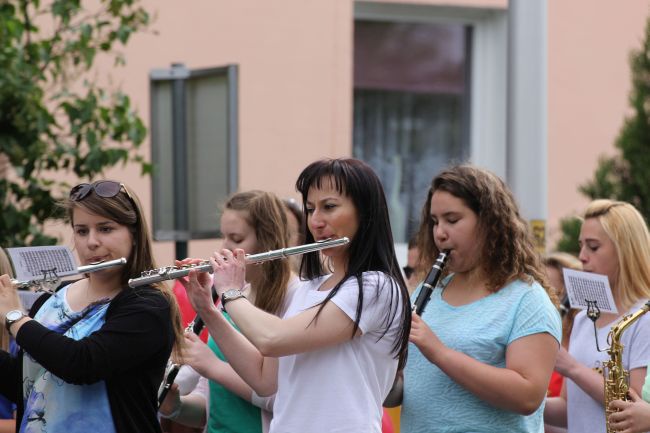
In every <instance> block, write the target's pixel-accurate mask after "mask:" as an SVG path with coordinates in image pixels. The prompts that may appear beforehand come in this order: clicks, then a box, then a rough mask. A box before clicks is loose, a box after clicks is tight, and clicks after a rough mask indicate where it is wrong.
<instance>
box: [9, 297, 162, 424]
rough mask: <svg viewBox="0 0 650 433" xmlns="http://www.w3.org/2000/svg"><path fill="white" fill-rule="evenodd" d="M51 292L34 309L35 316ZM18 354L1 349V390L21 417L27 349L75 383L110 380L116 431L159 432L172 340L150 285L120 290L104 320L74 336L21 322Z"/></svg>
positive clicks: (31, 322) (65, 378)
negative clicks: (159, 398) (162, 389)
mask: <svg viewBox="0 0 650 433" xmlns="http://www.w3.org/2000/svg"><path fill="white" fill-rule="evenodd" d="M48 297H49V295H43V296H41V297H40V298H39V299H38V300H37V301H36V303H34V306H33V307H32V309H31V311H30V316H31V317H34V315H35V314H36V312H37V311H38V309H39V308H40V307H41V306H42V305H43V303H44V302H45V300H46V299H47V298H48ZM16 341H17V343H18V345H19V346H20V348H21V351H20V353H19V355H18V356H17V357H15V358H14V357H11V356H10V355H9V354H8V353H7V352H4V351H0V393H2V394H3V395H4V396H6V397H7V398H8V399H9V400H11V401H13V402H14V403H16V405H17V407H18V416H17V419H18V422H17V426H16V427H17V428H16V431H18V428H19V427H20V422H21V419H22V416H23V411H24V408H23V396H22V379H23V377H22V364H23V362H22V357H23V351H25V352H27V353H29V354H30V355H31V356H32V357H33V358H34V359H35V360H36V361H37V362H38V363H39V364H41V365H42V366H43V367H45V368H46V369H47V370H49V371H50V372H52V373H53V374H54V375H56V376H58V377H59V378H61V379H63V380H65V381H66V382H69V383H72V384H91V383H95V382H98V381H100V380H103V381H105V382H106V390H107V394H108V400H109V403H110V407H111V414H112V416H113V422H114V423H115V428H116V430H117V432H118V433H127V432H129V433H130V432H160V431H161V429H160V424H159V422H158V419H157V408H158V405H157V398H156V397H157V392H158V387H159V386H160V383H161V382H162V379H163V374H164V370H165V366H166V364H167V360H168V359H169V356H170V354H171V350H172V347H173V344H174V330H173V325H172V320H171V314H170V308H169V302H168V301H167V299H166V298H165V297H164V295H163V294H162V293H161V292H160V291H159V290H156V289H154V288H151V287H146V286H145V287H140V288H137V289H131V288H126V289H124V290H122V292H120V293H119V294H118V295H117V296H115V298H113V300H112V301H111V304H110V305H109V307H108V309H107V310H106V319H105V323H104V325H103V326H102V327H101V328H100V329H99V330H97V331H96V332H94V333H92V334H90V335H89V336H87V337H85V338H82V339H81V340H78V341H75V340H73V339H71V338H68V337H65V336H63V335H61V334H57V333H56V332H54V331H50V330H49V329H47V328H46V327H44V326H43V325H41V324H40V323H38V322H37V321H36V320H30V321H28V322H26V323H24V324H23V326H21V328H20V330H19V331H18V335H17V336H16Z"/></svg>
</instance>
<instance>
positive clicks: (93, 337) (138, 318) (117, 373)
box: [0, 180, 183, 433]
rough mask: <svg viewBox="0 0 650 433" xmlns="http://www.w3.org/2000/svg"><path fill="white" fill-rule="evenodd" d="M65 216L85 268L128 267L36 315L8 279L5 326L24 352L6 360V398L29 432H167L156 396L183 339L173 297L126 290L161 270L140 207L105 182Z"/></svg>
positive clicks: (74, 200)
mask: <svg viewBox="0 0 650 433" xmlns="http://www.w3.org/2000/svg"><path fill="white" fill-rule="evenodd" d="M64 206H65V208H66V210H67V216H68V218H69V221H70V224H71V227H72V229H73V232H74V246H75V250H76V252H77V254H78V256H79V260H80V262H81V263H82V264H84V265H85V264H90V263H95V262H100V261H108V260H113V259H118V258H121V257H126V258H127V259H128V260H127V264H126V265H125V266H123V267H114V268H108V269H104V270H101V271H97V272H93V273H90V274H88V275H87V277H86V278H82V279H80V280H78V281H75V282H73V283H71V284H67V285H64V286H63V287H62V288H60V289H59V290H58V291H57V292H56V293H55V294H54V295H51V296H50V295H49V294H45V295H43V296H41V297H40V298H39V299H38V300H37V301H36V303H35V304H34V306H33V307H32V309H31V311H30V312H29V314H25V313H26V312H24V311H22V307H21V305H20V302H19V300H18V295H17V293H16V291H15V289H14V288H13V287H12V285H11V283H10V280H9V277H8V276H7V275H3V276H2V277H0V321H2V322H3V323H5V322H6V325H7V327H8V329H9V332H10V333H11V335H12V336H14V337H15V339H16V341H17V343H18V344H19V346H20V347H21V352H20V353H19V355H18V357H13V356H11V355H9V354H8V353H7V352H0V392H1V393H2V394H3V395H5V396H6V397H8V398H9V399H10V400H12V401H14V402H15V403H16V404H17V406H18V420H19V424H20V428H19V431H20V432H33V431H49V432H60V431H65V432H68V433H76V432H85V433H87V432H93V433H99V432H118V433H127V432H135V431H137V432H160V424H159V423H158V419H157V400H156V391H157V389H158V386H159V385H160V382H161V381H162V377H163V373H164V370H165V365H166V363H167V360H168V359H169V356H170V354H171V352H172V349H173V348H174V346H175V343H178V342H182V339H183V337H182V329H181V323H180V316H179V313H178V306H177V304H176V302H175V300H174V298H173V295H172V294H171V291H170V290H169V289H167V288H165V287H164V286H162V285H155V286H144V287H140V288H137V289H131V288H129V287H128V285H127V281H128V279H129V278H133V277H135V276H137V275H139V274H140V273H141V272H142V271H145V270H147V269H153V268H155V265H154V261H153V257H152V254H151V242H150V238H149V231H148V229H147V225H146V222H145V220H144V216H143V214H142V210H141V207H140V205H139V202H138V200H137V198H136V197H135V196H134V195H133V194H132V193H131V192H130V191H129V190H128V189H127V187H126V186H125V185H124V184H122V183H119V182H114V181H106V180H102V181H97V182H93V183H91V184H88V183H84V184H80V185H77V186H75V187H74V188H72V190H71V191H70V196H69V198H68V199H67V200H66V202H65V204H64ZM5 319H6V320H5ZM176 348H177V352H178V349H179V347H178V345H177V346H176Z"/></svg>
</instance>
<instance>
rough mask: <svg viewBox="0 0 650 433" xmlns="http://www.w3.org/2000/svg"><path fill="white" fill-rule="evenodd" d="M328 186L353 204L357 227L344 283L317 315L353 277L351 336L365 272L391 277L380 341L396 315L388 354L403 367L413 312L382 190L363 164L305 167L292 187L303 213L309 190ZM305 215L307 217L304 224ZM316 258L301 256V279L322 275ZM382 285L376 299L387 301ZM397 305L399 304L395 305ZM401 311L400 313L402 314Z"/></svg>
mask: <svg viewBox="0 0 650 433" xmlns="http://www.w3.org/2000/svg"><path fill="white" fill-rule="evenodd" d="M326 182H331V184H332V186H333V187H334V188H335V189H336V190H337V191H338V193H339V194H341V195H344V196H346V197H348V198H350V199H351V200H352V202H353V203H354V206H355V207H356V210H357V214H358V217H359V228H358V230H357V233H356V234H355V235H354V238H353V239H352V241H351V242H350V244H349V246H348V257H349V259H348V266H347V269H346V272H345V276H344V277H343V279H342V280H341V281H340V282H339V283H338V284H337V285H336V286H335V287H334V288H333V289H332V290H331V291H330V293H329V294H328V295H327V297H326V298H325V300H324V301H323V303H322V304H321V306H320V309H319V311H318V313H317V315H316V317H318V314H320V311H321V310H322V309H323V307H324V306H325V303H326V302H327V301H329V300H330V299H332V298H333V297H334V296H335V295H336V293H337V292H338V290H339V288H340V287H341V285H342V284H343V283H344V282H345V281H347V280H348V279H349V278H356V280H357V282H358V284H359V298H358V299H359V303H358V306H357V311H356V316H355V318H354V329H353V330H352V336H354V335H355V334H356V332H357V329H359V320H360V318H361V313H362V311H363V302H364V299H363V272H368V271H376V272H382V273H384V274H386V275H387V276H389V277H390V278H389V281H390V287H388V295H387V296H390V300H389V308H388V311H387V312H386V316H385V320H384V323H385V328H384V329H383V333H382V335H381V337H380V338H382V337H383V336H384V335H385V334H386V332H388V329H389V328H390V325H391V323H393V320H394V318H395V316H396V315H399V316H400V318H401V322H402V326H401V327H400V329H399V331H398V332H399V334H398V337H397V340H396V341H395V344H394V345H393V348H392V351H393V353H394V354H395V357H396V358H398V359H399V368H400V369H401V368H402V367H403V364H404V362H405V361H406V347H407V345H408V336H409V332H410V329H411V308H410V302H409V295H408V290H407V289H406V284H405V283H404V279H403V277H402V273H401V272H400V268H399V265H398V263H397V258H396V257H395V247H394V245H393V235H392V232H391V228H390V220H389V217H388V206H387V204H386V196H385V194H384V188H383V187H382V185H381V182H380V181H379V178H378V177H377V175H376V174H375V172H374V171H373V169H372V168H371V167H370V166H369V165H367V164H366V163H364V162H362V161H359V160H357V159H352V158H345V159H325V160H320V161H316V162H313V163H311V164H310V165H309V166H307V168H305V169H304V170H303V171H302V173H301V174H300V176H299V177H298V180H297V182H296V189H297V190H298V191H299V192H300V193H301V194H302V201H303V209H306V208H307V193H308V192H309V189H310V188H317V189H320V188H321V187H322V186H323V184H324V183H326ZM306 223H307V215H306V214H305V224H306ZM305 235H306V239H305V242H306V243H312V242H314V237H313V235H312V234H311V233H310V232H309V230H305ZM325 274H326V272H325V270H324V269H323V266H322V263H321V260H320V257H319V255H318V253H311V254H305V255H304V256H303V258H302V263H301V265H300V276H301V277H302V278H307V279H313V278H317V277H320V276H322V275H325ZM395 285H396V286H397V289H398V290H397V293H399V297H400V299H395V298H394V297H395V293H396V291H395V290H394V288H395ZM384 286H385V285H378V287H377V292H376V296H377V297H379V296H386V295H385V294H384V293H382V292H385V291H386V290H385V287H384ZM400 300H401V303H400V302H399V301H400ZM400 307H401V309H400Z"/></svg>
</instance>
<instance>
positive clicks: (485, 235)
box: [417, 165, 558, 305]
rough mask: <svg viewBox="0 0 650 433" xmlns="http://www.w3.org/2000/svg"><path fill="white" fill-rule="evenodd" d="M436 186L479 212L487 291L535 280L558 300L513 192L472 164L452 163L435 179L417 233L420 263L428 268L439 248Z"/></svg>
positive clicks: (476, 212)
mask: <svg viewBox="0 0 650 433" xmlns="http://www.w3.org/2000/svg"><path fill="white" fill-rule="evenodd" d="M436 191H445V192H447V193H449V194H451V195H453V196H454V197H457V198H459V199H461V200H462V201H463V203H464V204H465V205H466V206H467V207H468V208H470V209H471V210H472V211H473V212H474V213H475V214H476V215H477V217H478V224H479V232H480V233H481V234H482V240H480V242H481V244H482V246H481V256H482V260H481V266H482V268H483V271H484V272H485V275H487V283H486V286H487V289H488V290H490V291H491V292H496V291H498V290H499V289H500V288H502V287H503V286H505V285H506V284H507V283H509V282H511V281H514V280H516V279H521V280H523V281H526V282H528V283H532V282H533V281H537V282H538V283H539V284H541V285H542V287H544V290H546V292H547V293H548V295H549V297H550V298H551V300H552V301H553V303H554V304H556V305H557V303H558V300H557V296H556V295H555V293H554V291H553V290H552V289H551V286H550V284H549V283H548V280H547V278H546V274H545V272H544V268H543V266H542V263H541V258H540V255H539V253H538V252H537V251H536V250H535V247H534V243H533V237H532V232H531V230H530V227H529V225H528V224H527V223H526V221H525V220H524V219H523V218H522V217H521V215H520V214H519V208H518V206H517V203H516V201H515V198H514V197H513V195H512V192H511V191H510V189H509V188H508V187H507V186H506V184H505V183H504V182H503V181H502V180H501V179H500V178H499V177H498V176H496V175H495V174H494V173H492V172H490V171H488V170H485V169H482V168H478V167H474V166H471V165H458V166H454V167H451V168H448V169H446V170H444V171H442V172H441V173H440V174H438V175H437V176H436V177H434V178H433V181H432V182H431V188H429V192H428V193H427V200H426V202H425V204H424V206H423V208H422V214H421V221H420V228H419V231H418V236H417V238H418V247H419V248H420V264H419V266H418V267H419V268H421V269H426V268H430V267H431V266H432V265H433V263H434V262H435V259H436V257H437V256H438V254H439V253H440V251H439V250H438V248H437V247H436V244H435V242H434V240H433V236H432V234H433V221H432V219H431V218H430V209H431V197H432V196H433V193H434V192H436Z"/></svg>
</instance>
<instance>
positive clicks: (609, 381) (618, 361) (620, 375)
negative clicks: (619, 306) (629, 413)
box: [603, 301, 650, 433]
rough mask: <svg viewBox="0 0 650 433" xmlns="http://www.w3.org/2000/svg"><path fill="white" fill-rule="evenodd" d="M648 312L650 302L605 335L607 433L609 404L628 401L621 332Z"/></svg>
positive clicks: (608, 431)
mask: <svg viewBox="0 0 650 433" xmlns="http://www.w3.org/2000/svg"><path fill="white" fill-rule="evenodd" d="M648 311H650V301H648V302H647V303H646V304H645V305H644V306H643V307H641V309H639V310H638V311H636V312H634V313H632V314H628V315H627V316H623V318H622V319H621V320H620V321H619V322H618V323H617V324H616V325H614V326H613V327H612V329H611V330H610V331H609V334H608V335H607V342H608V344H609V349H607V354H608V355H609V360H608V361H606V362H604V363H603V376H604V379H605V424H606V426H607V433H614V430H612V429H611V427H610V426H609V416H610V415H611V414H612V412H613V410H611V409H610V408H609V403H611V402H612V401H614V400H625V401H627V400H629V398H628V395H627V392H628V390H629V389H630V384H629V376H630V373H629V372H628V371H626V370H625V368H623V345H622V344H621V336H622V335H623V332H624V331H625V330H626V329H627V328H628V327H629V326H630V325H631V324H632V323H634V322H636V321H637V320H638V319H639V318H640V317H641V316H643V315H644V314H645V313H647V312H648Z"/></svg>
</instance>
